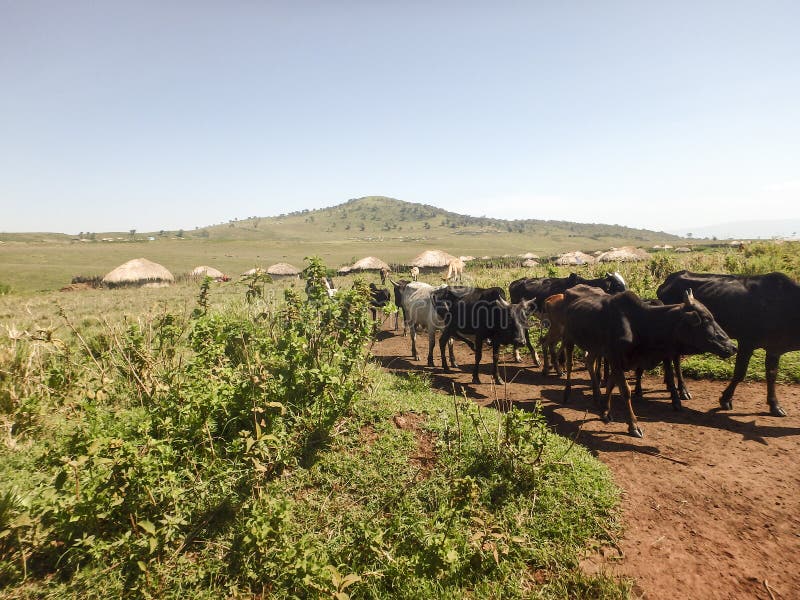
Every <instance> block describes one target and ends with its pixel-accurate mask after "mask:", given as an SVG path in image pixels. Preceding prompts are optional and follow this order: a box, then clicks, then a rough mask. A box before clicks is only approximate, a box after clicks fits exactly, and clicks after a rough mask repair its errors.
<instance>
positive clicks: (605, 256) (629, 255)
mask: <svg viewBox="0 0 800 600" xmlns="http://www.w3.org/2000/svg"><path fill="white" fill-rule="evenodd" d="M648 258H650V255H649V254H648V253H647V252H646V251H645V250H642V249H641V248H634V247H633V246H623V247H622V248H612V249H611V250H609V251H608V252H603V253H602V254H601V255H600V256H598V257H597V262H639V261H642V260H647V259H648Z"/></svg>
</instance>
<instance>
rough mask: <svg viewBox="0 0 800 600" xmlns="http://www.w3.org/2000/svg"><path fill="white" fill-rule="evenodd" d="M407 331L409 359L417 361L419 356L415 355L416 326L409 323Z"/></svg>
mask: <svg viewBox="0 0 800 600" xmlns="http://www.w3.org/2000/svg"><path fill="white" fill-rule="evenodd" d="M408 329H409V331H410V332H411V358H413V359H414V360H419V354H417V326H416V324H415V323H410V324H409V327H408Z"/></svg>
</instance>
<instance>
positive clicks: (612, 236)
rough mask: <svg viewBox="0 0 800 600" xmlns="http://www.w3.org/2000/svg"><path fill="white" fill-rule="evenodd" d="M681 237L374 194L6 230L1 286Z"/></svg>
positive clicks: (543, 250)
mask: <svg viewBox="0 0 800 600" xmlns="http://www.w3.org/2000/svg"><path fill="white" fill-rule="evenodd" d="M151 237H152V238H153V241H149V238H151ZM676 239H677V238H676V237H675V236H672V235H669V234H666V233H663V232H654V231H648V230H643V229H633V228H629V227H622V226H619V225H601V224H581V223H570V222H566V221H539V220H531V219H528V220H516V221H507V220H502V219H490V218H484V217H471V216H467V215H459V214H456V213H452V212H448V211H445V210H442V209H440V208H436V207H434V206H428V205H423V204H415V203H410V202H403V201H400V200H395V199H392V198H384V197H367V198H359V199H356V200H352V201H349V202H347V203H344V204H340V205H338V206H334V207H331V208H325V209H319V210H304V211H299V212H294V213H289V214H285V215H281V216H278V217H268V218H267V217H264V218H262V217H251V218H248V219H242V220H234V221H230V222H228V223H224V224H220V225H213V226H209V227H204V228H198V229H194V230H187V231H183V230H180V231H155V232H134V233H131V232H105V233H102V232H101V233H97V232H78V233H77V234H75V235H72V236H67V235H63V234H46V233H43V234H3V233H0V242H2V244H0V282H2V283H5V284H7V285H10V286H11V287H12V288H13V289H15V290H18V291H40V290H55V289H59V288H61V287H63V286H65V285H67V284H68V283H69V282H70V281H71V279H72V278H73V277H74V276H78V275H80V276H96V275H100V276H102V275H105V274H106V273H108V272H109V271H111V270H112V269H113V268H115V267H117V266H118V265H120V264H122V263H124V262H126V261H128V260H130V259H132V258H137V257H145V258H148V259H150V260H153V261H155V262H157V263H159V264H162V265H164V266H165V267H167V268H168V269H169V270H170V271H172V273H174V274H175V275H178V274H180V273H187V272H190V271H191V270H192V269H193V268H194V267H196V266H198V265H203V264H208V265H211V266H214V267H216V268H218V269H220V270H221V271H223V272H225V273H229V274H230V275H232V276H235V275H238V274H239V273H242V272H244V271H246V270H248V269H251V268H252V267H257V266H261V267H267V266H269V265H270V264H273V263H276V262H290V263H293V264H295V265H296V266H301V265H302V262H303V258H304V257H306V256H312V255H313V256H320V257H321V258H322V259H323V260H324V261H325V263H326V264H327V265H328V266H330V267H338V266H341V265H344V264H352V263H353V262H354V261H355V260H357V259H359V258H362V257H364V256H367V255H377V256H379V257H380V258H381V259H383V260H385V261H387V262H389V263H390V264H405V263H407V262H408V261H410V260H411V259H412V258H413V257H414V256H416V255H417V254H419V253H420V252H421V251H422V250H424V249H426V248H439V249H441V250H445V251H448V252H451V253H453V254H455V255H456V256H459V255H473V256H484V255H490V256H502V255H504V254H510V255H513V256H516V255H517V254H521V253H524V252H534V253H537V254H540V255H542V256H549V255H551V254H554V253H556V252H563V251H567V250H575V249H578V248H580V249H583V250H605V249H607V248H609V247H611V246H622V245H626V244H633V245H645V246H646V247H649V246H651V245H653V244H656V243H658V244H663V243H665V242H668V241H669V242H673V243H674V241H675V240H676ZM103 240H110V241H103Z"/></svg>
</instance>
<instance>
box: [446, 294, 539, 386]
mask: <svg viewBox="0 0 800 600" xmlns="http://www.w3.org/2000/svg"><path fill="white" fill-rule="evenodd" d="M432 298H433V302H434V306H435V308H436V312H437V313H438V314H439V316H440V317H441V318H442V319H443V320H444V322H445V327H444V331H443V332H442V335H441V337H440V338H439V349H440V351H441V353H442V368H443V369H444V370H445V372H449V370H450V369H449V368H448V366H447V358H446V357H445V346H446V344H447V341H448V340H449V339H451V338H453V337H459V338H461V339H464V338H465V337H467V336H474V341H473V342H472V343H471V344H470V347H472V348H473V350H474V351H475V368H474V369H473V371H472V382H473V383H480V378H479V377H478V368H479V365H480V363H481V356H482V353H483V342H484V341H486V340H489V341H491V343H492V377H493V379H494V382H495V383H496V384H498V385H501V384H502V383H503V381H502V379H500V376H499V375H498V372H497V363H498V360H499V358H500V346H502V345H505V344H523V343H524V342H525V330H526V329H527V323H528V314H529V312H530V311H532V304H533V303H532V302H521V303H519V304H509V303H508V302H507V301H506V299H505V292H504V291H503V289H502V288H498V287H495V288H487V289H481V288H466V287H447V288H441V289H437V290H436V291H434V292H433V293H432Z"/></svg>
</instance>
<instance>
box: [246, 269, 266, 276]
mask: <svg viewBox="0 0 800 600" xmlns="http://www.w3.org/2000/svg"><path fill="white" fill-rule="evenodd" d="M259 273H264V269H262V268H261V267H253V268H252V269H248V270H247V271H245V272H244V273H242V277H252V276H253V275H257V274H259Z"/></svg>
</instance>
